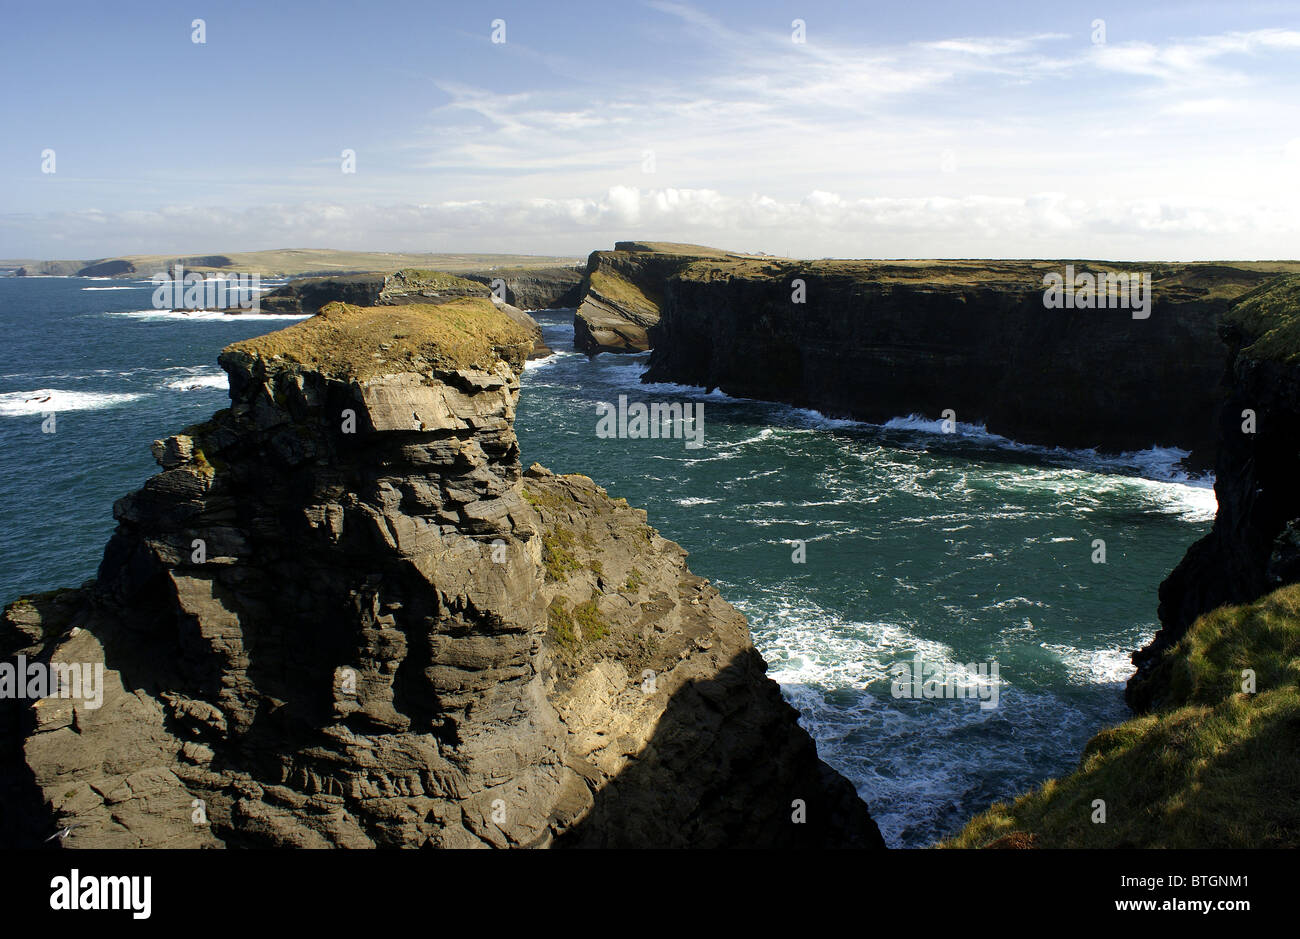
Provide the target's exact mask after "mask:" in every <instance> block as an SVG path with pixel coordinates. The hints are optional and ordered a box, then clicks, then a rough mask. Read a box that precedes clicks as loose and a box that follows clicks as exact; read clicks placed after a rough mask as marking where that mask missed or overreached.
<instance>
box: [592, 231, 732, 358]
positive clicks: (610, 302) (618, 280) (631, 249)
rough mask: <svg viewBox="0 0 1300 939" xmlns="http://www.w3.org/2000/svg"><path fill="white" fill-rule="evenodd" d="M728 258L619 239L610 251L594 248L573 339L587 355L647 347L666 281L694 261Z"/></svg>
mask: <svg viewBox="0 0 1300 939" xmlns="http://www.w3.org/2000/svg"><path fill="white" fill-rule="evenodd" d="M729 257H732V256H731V255H728V254H726V253H725V252H721V251H716V250H714V249H712V248H705V247H702V246H700V245H684V244H672V243H667V242H642V241H620V242H618V243H617V244H615V245H614V250H613V251H593V252H592V253H591V256H590V257H589V258H588V259H587V272H586V275H585V276H584V277H583V280H582V284H581V285H580V290H579V297H580V299H579V302H578V304H577V310H576V312H575V313H574V317H573V344H574V345H575V346H577V347H578V348H579V349H581V350H583V351H584V352H589V353H592V354H594V353H597V352H644V351H646V350H647V349H649V348H650V345H651V337H650V333H651V331H652V330H653V329H654V328H655V327H656V326H657V325H658V324H659V317H660V311H661V307H662V304H663V301H664V292H665V290H666V287H667V284H668V282H669V281H670V280H671V279H672V278H673V277H675V276H676V275H677V274H678V273H679V272H680V271H681V270H682V268H684V267H686V266H687V265H688V264H691V263H692V262H694V261H699V260H702V259H705V258H719V259H726V258H729Z"/></svg>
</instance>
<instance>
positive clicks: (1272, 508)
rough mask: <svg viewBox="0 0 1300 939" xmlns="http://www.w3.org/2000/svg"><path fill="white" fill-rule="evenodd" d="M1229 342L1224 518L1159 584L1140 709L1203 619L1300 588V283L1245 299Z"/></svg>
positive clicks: (1138, 683) (1132, 685)
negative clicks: (1162, 668) (1164, 665)
mask: <svg viewBox="0 0 1300 939" xmlns="http://www.w3.org/2000/svg"><path fill="white" fill-rule="evenodd" d="M1222 335H1223V339H1224V341H1225V342H1226V343H1227V345H1228V348H1229V350H1230V354H1231V366H1230V368H1229V372H1228V376H1227V379H1226V384H1227V398H1226V401H1225V403H1224V405H1223V409H1222V411H1221V413H1220V415H1219V447H1218V459H1217V464H1216V469H1215V474H1216V482H1215V493H1216V494H1217V496H1218V501H1219V510H1218V514H1217V515H1216V516H1215V520H1214V527H1213V528H1212V529H1211V531H1210V533H1209V534H1208V535H1206V536H1205V537H1204V538H1202V539H1201V540H1200V541H1198V542H1196V544H1194V545H1193V546H1192V547H1191V549H1189V550H1188V552H1187V555H1186V556H1185V557H1184V558H1183V560H1182V562H1181V563H1180V564H1179V565H1178V567H1177V568H1175V570H1174V571H1173V573H1171V574H1170V575H1169V577H1168V578H1166V580H1165V581H1164V583H1162V584H1161V585H1160V623H1161V629H1160V632H1159V633H1157V634H1156V637H1155V639H1154V640H1153V641H1152V643H1151V644H1150V645H1149V646H1147V647H1146V648H1145V649H1142V650H1141V651H1139V652H1138V653H1136V654H1135V655H1134V663H1135V664H1136V665H1137V666H1138V673H1137V675H1135V676H1134V677H1133V678H1132V679H1131V680H1130V682H1129V685H1128V698H1129V702H1130V703H1131V704H1132V705H1133V706H1134V707H1135V708H1137V709H1139V710H1145V709H1147V708H1149V707H1151V706H1153V705H1157V704H1159V703H1160V701H1161V700H1162V697H1163V695H1164V693H1165V689H1164V687H1163V684H1162V683H1160V682H1152V681H1150V680H1149V679H1150V676H1151V674H1152V672H1153V670H1154V669H1155V668H1156V666H1157V665H1158V664H1159V662H1160V660H1161V658H1162V656H1164V654H1165V653H1166V652H1167V651H1168V650H1169V649H1170V648H1171V647H1172V646H1173V645H1174V644H1175V643H1177V642H1178V640H1179V639H1181V638H1182V636H1183V635H1184V633H1186V632H1187V629H1188V627H1189V626H1190V625H1191V623H1192V622H1193V621H1194V620H1196V618H1197V617H1199V616H1201V615H1202V614H1204V613H1206V612H1208V611H1210V610H1213V609H1215V608H1216V607H1219V606H1222V605H1224V604H1239V603H1246V602H1249V601H1252V600H1255V599H1257V598H1259V597H1261V596H1263V595H1264V594H1265V593H1267V592H1269V591H1271V590H1274V589H1276V588H1278V587H1280V586H1283V585H1286V584H1292V583H1296V582H1300V489H1298V488H1297V485H1296V483H1297V480H1300V275H1288V276H1285V277H1281V278H1278V279H1277V280H1275V281H1272V282H1270V283H1268V284H1266V285H1264V286H1262V287H1260V288H1259V289H1257V290H1255V291H1252V292H1251V293H1249V294H1247V295H1246V296H1244V297H1242V298H1241V300H1240V301H1239V302H1238V303H1237V304H1236V305H1235V306H1234V307H1233V308H1232V310H1231V311H1230V312H1229V313H1228V315H1227V316H1225V317H1224V322H1223V326H1222ZM1247 412H1253V422H1252V418H1251V414H1250V413H1247Z"/></svg>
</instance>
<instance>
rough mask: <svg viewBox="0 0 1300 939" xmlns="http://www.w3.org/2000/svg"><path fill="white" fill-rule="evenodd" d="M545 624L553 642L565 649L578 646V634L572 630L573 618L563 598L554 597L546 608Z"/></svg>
mask: <svg viewBox="0 0 1300 939" xmlns="http://www.w3.org/2000/svg"><path fill="white" fill-rule="evenodd" d="M546 623H547V625H548V626H549V627H550V629H551V635H552V636H554V637H555V641H556V642H558V643H559V644H560V645H561V646H564V647H565V648H566V649H571V648H572V647H574V646H576V645H577V644H578V634H577V633H576V632H575V631H574V629H573V617H572V616H571V615H570V614H569V610H568V608H567V607H566V605H565V602H564V598H563V597H556V598H555V599H554V600H552V601H551V605H550V606H549V607H547V608H546Z"/></svg>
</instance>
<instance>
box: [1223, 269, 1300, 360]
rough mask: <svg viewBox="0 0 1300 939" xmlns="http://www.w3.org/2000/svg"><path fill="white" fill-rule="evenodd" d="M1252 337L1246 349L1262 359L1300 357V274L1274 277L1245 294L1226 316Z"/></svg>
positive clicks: (1233, 324) (1247, 335)
mask: <svg viewBox="0 0 1300 939" xmlns="http://www.w3.org/2000/svg"><path fill="white" fill-rule="evenodd" d="M1224 322H1225V323H1228V324H1229V325H1232V326H1236V327H1237V328H1238V329H1240V330H1241V331H1242V332H1243V333H1244V334H1245V336H1246V337H1247V340H1248V341H1250V345H1248V346H1247V347H1246V349H1245V352H1246V353H1247V354H1248V355H1250V356H1252V357H1254V358H1261V359H1275V360H1277V361H1280V362H1294V361H1296V359H1297V358H1300V274H1288V275H1286V276H1283V277H1278V278H1276V279H1275V280H1271V281H1269V282H1268V283H1266V284H1263V285H1262V286H1260V287H1257V288H1256V289H1255V290H1252V291H1250V293H1248V294H1246V295H1245V296H1243V297H1242V298H1241V299H1240V300H1238V301H1237V302H1236V304H1234V305H1233V307H1232V309H1231V310H1229V311H1228V313H1227V314H1226V315H1225V316H1224Z"/></svg>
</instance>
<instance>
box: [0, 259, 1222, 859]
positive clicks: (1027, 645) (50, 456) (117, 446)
mask: <svg viewBox="0 0 1300 939" xmlns="http://www.w3.org/2000/svg"><path fill="white" fill-rule="evenodd" d="M265 286H267V287H268V288H270V287H274V286H276V285H275V284H274V283H267V284H266V285H265ZM151 289H152V288H151V285H150V284H149V283H148V282H147V281H138V282H123V281H117V280H95V279H88V278H42V279H35V278H33V279H27V278H0V327H3V330H4V340H5V341H4V342H3V343H2V344H0V602H4V603H7V602H9V601H11V600H13V599H15V598H16V597H18V596H20V595H22V594H25V593H32V592H36V591H39V590H47V589H51V588H54V587H63V586H73V585H77V584H80V583H82V582H83V581H85V580H86V579H88V578H90V577H93V576H94V573H95V569H96V567H97V566H98V563H99V559H100V556H101V554H102V551H103V547H104V544H105V542H106V541H107V539H108V537H109V535H110V534H111V532H112V530H113V527H114V522H113V518H112V504H113V501H114V500H116V499H118V498H120V497H121V496H123V495H125V494H126V493H128V492H130V491H132V490H134V489H136V488H138V487H139V486H140V484H141V483H142V482H143V481H144V480H145V479H146V478H147V477H148V476H149V475H151V474H152V473H153V472H154V471H155V470H156V466H155V464H154V462H153V459H152V457H151V456H150V453H149V445H150V443H151V442H152V441H153V440H154V439H156V438H159V437H163V436H166V435H167V434H170V433H175V432H177V431H179V430H181V429H182V428H183V427H185V426H187V425H188V424H191V423H194V422H196V421H199V420H202V419H204V418H206V417H207V416H208V415H210V414H211V413H212V412H213V411H215V410H218V409H219V408H221V407H224V406H225V405H226V404H227V403H228V398H227V395H226V385H225V380H224V376H223V374H222V372H221V370H220V369H219V368H218V367H217V365H216V357H217V353H218V352H219V351H220V350H221V348H222V347H223V346H225V345H226V344H228V343H230V342H234V341H236V340H238V339H243V338H247V337H250V336H254V335H259V334H261V333H264V332H268V331H270V330H272V329H277V328H280V327H282V326H284V325H287V324H289V323H291V322H294V321H296V320H297V319H301V317H287V316H275V317H268V316H261V315H256V314H251V315H243V316H237V317H228V316H222V315H216V314H213V315H209V316H193V315H191V316H185V315H181V314H168V313H157V312H155V311H153V310H151V309H150V297H151ZM536 315H537V317H538V319H539V321H540V322H541V323H542V324H543V329H544V331H545V333H546V336H547V340H548V342H549V343H550V344H551V346H552V347H553V348H555V349H557V350H559V351H557V352H556V354H555V355H553V356H551V357H549V358H548V359H545V360H541V361H540V362H534V363H530V364H529V368H528V369H527V371H526V372H525V375H524V377H523V380H522V384H523V393H522V395H521V400H520V407H519V415H518V419H517V422H516V430H517V432H518V435H519V439H520V445H521V448H522V451H523V459H524V463H525V465H527V464H528V463H531V462H533V461H537V462H540V463H542V464H543V465H545V466H547V467H548V468H550V469H552V470H554V471H555V472H581V473H584V474H586V475H588V476H590V477H592V478H593V479H595V480H596V482H598V483H599V484H601V485H602V486H605V487H606V488H607V489H609V491H610V492H611V493H612V494H613V495H615V496H621V497H625V498H627V500H628V501H629V502H630V503H632V504H633V505H636V506H640V507H642V508H645V509H646V510H647V511H648V512H649V516H650V523H651V524H652V525H654V526H655V527H656V528H658V529H659V530H660V532H661V533H662V534H663V535H664V536H665V537H667V538H671V539H672V540H674V541H677V542H679V543H680V544H681V545H682V546H683V547H685V548H686V549H687V550H688V551H689V552H690V554H691V557H690V561H689V563H690V566H691V569H692V570H693V571H694V572H695V573H696V574H699V575H701V576H704V577H708V578H710V579H711V580H712V581H713V583H714V584H715V585H716V586H717V587H718V588H719V589H720V590H721V591H722V594H723V596H724V597H726V598H727V599H728V600H729V601H731V602H732V603H733V604H734V605H735V606H736V607H738V608H739V609H740V610H741V611H743V612H744V613H745V614H746V616H747V617H748V618H749V622H750V628H751V630H752V632H753V636H754V641H755V643H756V645H757V646H758V648H759V649H760V651H761V652H762V653H763V655H764V657H765V658H766V659H767V661H768V662H769V665H770V674H771V675H772V677H773V678H774V679H776V680H777V681H778V682H779V683H780V684H781V686H782V689H783V691H784V693H785V695H786V698H787V699H788V700H789V701H790V702H791V703H792V704H793V705H794V706H795V707H797V708H798V709H799V711H800V714H801V719H802V722H803V724H804V726H805V727H806V728H807V729H808V730H809V732H810V733H811V734H812V735H813V737H814V738H815V739H816V741H817V745H818V750H819V752H820V754H821V756H822V758H823V759H825V760H826V761H827V762H828V763H830V764H831V765H832V766H834V767H835V768H836V769H837V770H839V771H840V772H841V773H843V774H844V775H845V776H846V777H848V778H849V779H850V780H851V781H852V782H853V783H854V785H855V786H856V787H857V788H858V791H859V792H860V793H861V795H862V796H863V797H864V798H865V799H866V800H867V801H868V803H869V804H870V806H871V811H872V815H873V816H874V817H875V818H876V820H877V822H878V823H879V825H880V828H881V830H882V832H883V834H884V835H885V838H886V841H887V842H888V843H890V844H891V845H895V846H907V847H919V846H924V845H929V844H933V843H934V842H935V841H937V840H939V839H942V838H943V837H945V836H947V835H949V834H952V833H954V832H955V831H956V830H958V829H959V828H960V827H961V825H962V823H963V822H964V821H965V820H966V819H968V818H969V817H970V816H971V815H973V814H975V813H977V812H979V811H980V810H982V809H983V808H985V807H987V806H988V805H989V804H990V803H992V802H994V801H998V800H1001V799H1007V798H1010V797H1013V796H1015V795H1017V794H1018V793H1021V792H1024V791H1026V790H1028V789H1030V788H1032V787H1033V786H1035V785H1036V784H1037V783H1039V782H1041V781H1042V780H1044V779H1046V778H1048V777H1051V776H1056V775H1060V774H1063V773H1067V772H1069V771H1070V770H1071V769H1072V768H1073V767H1074V766H1075V765H1076V763H1077V761H1078V758H1079V754H1080V752H1081V750H1082V747H1083V745H1084V743H1085V742H1086V741H1087V740H1088V738H1089V737H1091V736H1092V735H1093V734H1095V733H1096V732H1097V731H1098V730H1099V729H1101V728H1102V727H1104V726H1106V725H1108V724H1112V723H1116V722H1118V721H1120V720H1123V719H1124V718H1125V716H1126V714H1127V711H1126V708H1125V706H1124V701H1123V683H1124V680H1125V679H1126V678H1127V677H1128V675H1129V674H1130V673H1131V671H1132V668H1131V666H1130V664H1129V661H1128V654H1129V652H1130V651H1131V650H1132V649H1134V648H1136V647H1138V646H1140V645H1142V644H1144V643H1145V642H1146V641H1147V640H1148V639H1149V638H1150V636H1151V635H1152V633H1153V632H1154V631H1155V629H1156V618H1155V609H1156V587H1157V585H1158V584H1159V582H1160V580H1161V579H1162V578H1163V577H1164V576H1165V575H1166V574H1167V573H1168V572H1169V571H1170V570H1171V569H1172V568H1173V566H1174V565H1175V564H1176V563H1177V561H1178V560H1179V558H1181V556H1182V554H1183V552H1184V551H1185V550H1186V548H1187V546H1188V545H1189V544H1190V543H1191V542H1192V541H1193V540H1194V539H1196V538H1197V537H1199V536H1200V535H1201V534H1203V533H1204V532H1205V531H1206V530H1208V528H1209V525H1210V522H1211V521H1212V519H1213V516H1214V511H1215V500H1214V492H1213V489H1212V488H1211V481H1210V480H1208V479H1189V478H1187V476H1186V475H1185V474H1184V473H1182V472H1181V471H1180V470H1179V468H1178V466H1177V459H1178V457H1179V456H1180V455H1181V454H1180V453H1179V452H1178V451H1175V450H1168V449H1152V450H1150V451H1145V452H1142V453H1135V454H1126V455H1123V456H1119V457H1102V456H1099V455H1097V454H1095V453H1092V452H1088V451H1065V450H1051V449H1046V448H1041V447H1029V446H1024V445H1020V444H1017V443H1015V442H1014V441H1009V440H1005V439H1003V438H1000V437H997V436H995V435H992V434H989V433H987V432H986V431H985V430H984V429H983V428H981V427H975V426H966V425H958V426H957V428H956V432H955V433H943V432H942V431H943V428H942V427H941V426H940V425H939V424H938V423H937V422H928V421H926V420H923V419H920V418H916V417H913V416H908V415H899V417H898V418H897V419H896V420H894V421H890V422H888V423H887V424H885V425H870V424H862V423H856V422H851V421H844V420H837V419H833V418H828V417H826V416H823V415H820V414H817V413H815V412H811V411H805V410H801V409H798V408H792V407H788V406H785V405H780V404H771V403H765V402H759V401H749V400H743V399H734V398H730V397H728V396H726V395H724V394H721V393H719V392H712V393H706V392H705V390H704V389H702V388H688V387H682V386H675V385H663V384H658V385H642V384H641V383H640V375H641V373H642V372H643V371H644V368H645V362H646V358H647V356H646V355H644V354H643V355H634V356H610V355H602V356H597V357H596V358H594V359H592V358H588V357H587V356H586V355H583V354H579V353H575V352H573V351H571V346H572V342H571V339H572V311H546V312H542V313H538V314H536ZM620 395H626V396H627V398H628V400H629V401H633V402H635V401H642V402H647V403H649V402H663V403H690V404H701V405H703V408H704V425H703V426H704V446H703V447H701V448H699V449H693V448H689V447H687V446H686V445H685V443H686V441H684V440H682V439H675V438H665V437H661V438H658V439H644V440H627V439H617V438H614V439H606V438H604V437H601V436H598V435H597V433H596V429H597V421H598V415H597V405H598V404H599V403H600V402H608V403H611V404H613V403H616V402H617V401H618V398H619V396H620ZM51 411H53V413H54V423H53V427H52V428H51V427H50V426H49V421H48V419H47V417H46V415H47V414H48V413H49V412H51ZM49 429H52V430H53V433H46V432H44V431H45V430H49ZM1098 539H1100V540H1101V541H1104V543H1105V563H1094V560H1095V559H1096V558H1097V556H1098V549H1097V547H1096V542H1097V541H1098ZM917 662H923V663H925V664H926V666H927V667H929V668H932V669H936V670H937V671H938V672H939V674H940V675H941V676H942V677H943V678H947V679H951V680H952V682H954V683H955V684H956V685H957V686H958V687H963V688H968V689H978V691H979V693H980V694H982V695H984V696H985V697H984V700H981V699H980V698H979V697H977V696H976V695H975V694H973V693H972V694H970V695H969V696H967V697H962V698H926V697H896V696H895V693H894V692H895V690H896V689H895V687H894V674H895V671H896V669H898V668H899V667H900V665H902V664H907V663H917ZM992 663H996V665H997V674H996V676H995V677H994V676H991V675H990V673H989V672H988V671H986V669H987V668H988V667H989V666H990V665H991V664H992ZM908 687H913V686H908ZM994 692H996V702H997V706H996V707H986V706H981V705H982V704H986V703H987V702H988V700H991V699H990V698H989V696H990V695H991V694H993V693H994Z"/></svg>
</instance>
